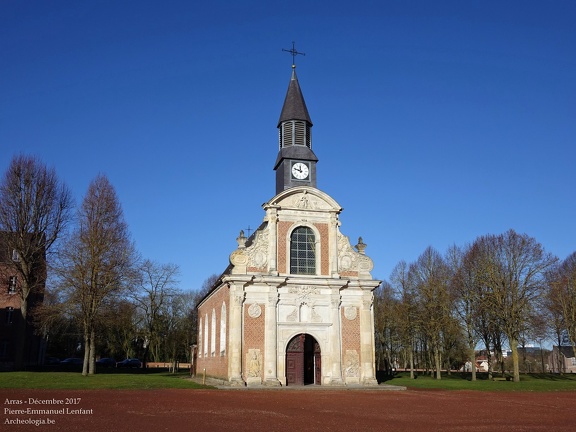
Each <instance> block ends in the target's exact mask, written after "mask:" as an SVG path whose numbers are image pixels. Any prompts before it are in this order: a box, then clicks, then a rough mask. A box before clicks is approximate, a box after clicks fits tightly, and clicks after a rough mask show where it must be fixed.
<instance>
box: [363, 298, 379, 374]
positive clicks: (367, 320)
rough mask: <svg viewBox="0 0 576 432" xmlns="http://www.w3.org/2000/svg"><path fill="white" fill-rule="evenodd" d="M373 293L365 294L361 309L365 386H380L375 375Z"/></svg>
mask: <svg viewBox="0 0 576 432" xmlns="http://www.w3.org/2000/svg"><path fill="white" fill-rule="evenodd" d="M372 298H373V294H372V292H369V293H364V295H363V298H362V308H361V309H360V362H361V365H362V367H361V376H360V379H361V382H362V384H363V385H378V381H377V380H376V375H375V373H374V348H375V347H374V326H373V319H372V315H373V312H372Z"/></svg>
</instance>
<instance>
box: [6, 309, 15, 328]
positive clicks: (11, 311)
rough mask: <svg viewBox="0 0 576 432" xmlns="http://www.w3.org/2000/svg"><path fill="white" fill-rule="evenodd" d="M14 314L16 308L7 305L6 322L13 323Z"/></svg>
mask: <svg viewBox="0 0 576 432" xmlns="http://www.w3.org/2000/svg"><path fill="white" fill-rule="evenodd" d="M13 314H14V308H13V307H7V308H6V324H12V319H13V317H12V315H13Z"/></svg>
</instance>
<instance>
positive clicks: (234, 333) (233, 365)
mask: <svg viewBox="0 0 576 432" xmlns="http://www.w3.org/2000/svg"><path fill="white" fill-rule="evenodd" d="M243 303H244V293H243V292H242V288H240V289H238V287H237V286H234V285H231V287H230V321H229V325H228V328H229V330H228V331H229V338H230V339H229V341H228V346H229V353H230V358H229V359H228V361H229V363H228V378H229V380H230V383H231V385H234V386H243V385H244V380H243V379H242V304H243Z"/></svg>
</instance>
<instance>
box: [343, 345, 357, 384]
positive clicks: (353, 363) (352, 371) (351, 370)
mask: <svg viewBox="0 0 576 432" xmlns="http://www.w3.org/2000/svg"><path fill="white" fill-rule="evenodd" d="M344 372H345V373H346V377H357V376H360V358H359V356H358V353H357V352H356V350H346V355H345V356H344Z"/></svg>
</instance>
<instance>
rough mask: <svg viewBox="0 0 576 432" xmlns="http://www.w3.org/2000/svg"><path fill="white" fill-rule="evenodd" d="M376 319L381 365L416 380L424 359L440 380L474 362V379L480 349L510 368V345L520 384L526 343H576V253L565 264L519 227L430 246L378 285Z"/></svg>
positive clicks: (489, 359) (514, 374)
mask: <svg viewBox="0 0 576 432" xmlns="http://www.w3.org/2000/svg"><path fill="white" fill-rule="evenodd" d="M375 324H376V346H377V347H378V353H377V354H378V355H377V359H378V360H379V362H380V363H381V364H380V365H377V366H381V367H382V366H383V367H385V368H386V367H390V365H393V364H395V363H397V362H398V361H401V362H402V363H404V365H406V366H407V367H409V368H410V370H411V376H412V377H413V376H414V370H415V367H416V363H418V364H420V365H422V364H427V365H430V367H431V369H432V370H434V371H435V375H436V377H437V378H438V379H440V378H441V375H440V371H441V370H442V368H443V366H444V365H448V367H449V366H450V365H457V364H460V365H461V364H463V363H465V362H469V364H471V367H472V369H471V370H472V379H473V380H474V379H476V369H475V358H476V356H475V352H476V350H477V349H478V347H482V348H483V349H484V350H485V351H486V352H487V353H492V354H493V355H494V356H495V358H496V359H497V361H498V362H499V363H500V365H501V367H502V368H503V365H504V362H503V355H502V354H503V349H504V348H503V347H504V345H505V344H506V345H508V346H509V347H510V350H511V353H512V355H511V358H512V375H513V379H514V380H515V381H519V379H520V368H519V363H520V362H519V354H518V347H519V346H523V345H525V344H526V343H527V342H540V343H541V342H543V341H547V340H557V341H558V342H560V340H561V336H562V335H568V337H569V340H570V341H571V343H572V345H573V346H574V345H575V342H576V331H575V330H576V253H575V254H572V255H571V256H570V257H568V258H567V259H566V260H565V261H563V262H561V263H558V260H557V258H556V257H555V256H553V255H551V254H550V253H547V252H546V251H545V250H544V249H543V247H542V245H541V244H540V243H538V242H537V241H536V240H535V239H534V238H532V237H529V236H528V235H526V234H518V233H516V232H515V231H513V230H509V231H507V232H505V233H503V234H500V235H486V236H481V237H479V238H477V239H476V240H475V241H474V242H473V243H472V244H471V245H468V246H465V247H457V246H454V247H451V248H450V249H449V250H448V251H447V252H446V253H445V254H444V255H442V254H440V253H439V252H438V251H436V250H434V249H433V248H431V247H429V248H427V249H426V250H425V251H424V252H423V253H422V254H421V255H420V256H419V257H418V259H417V260H416V261H415V262H413V263H411V264H407V263H406V262H403V261H402V262H400V263H398V264H397V265H396V267H395V268H394V270H393V271H392V274H391V276H390V280H389V281H386V282H384V283H383V284H382V286H381V287H380V288H379V289H378V290H377V292H376V295H375ZM491 359H492V356H491V355H489V356H488V361H489V362H490V361H491ZM492 367H493V366H492V365H491V364H489V368H490V371H491V370H492Z"/></svg>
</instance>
